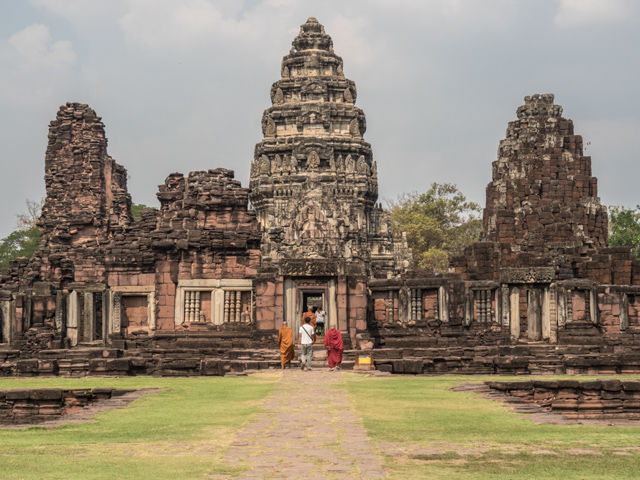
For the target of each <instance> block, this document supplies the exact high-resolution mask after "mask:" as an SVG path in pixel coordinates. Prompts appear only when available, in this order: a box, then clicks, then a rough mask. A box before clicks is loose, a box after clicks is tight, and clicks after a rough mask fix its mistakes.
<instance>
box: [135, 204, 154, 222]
mask: <svg viewBox="0 0 640 480" xmlns="http://www.w3.org/2000/svg"><path fill="white" fill-rule="evenodd" d="M147 208H151V207H147V206H146V205H145V204H144V203H132V204H131V216H132V217H133V219H134V220H140V218H141V217H142V210H145V209H147Z"/></svg>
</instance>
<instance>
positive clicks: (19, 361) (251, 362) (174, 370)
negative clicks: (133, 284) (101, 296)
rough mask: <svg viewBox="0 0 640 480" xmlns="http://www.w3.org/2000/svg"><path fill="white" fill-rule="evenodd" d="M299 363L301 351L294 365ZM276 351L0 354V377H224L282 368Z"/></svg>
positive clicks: (349, 355) (350, 358)
mask: <svg viewBox="0 0 640 480" xmlns="http://www.w3.org/2000/svg"><path fill="white" fill-rule="evenodd" d="M355 354H356V351H355V350H345V352H344V357H343V368H344V369H350V368H352V367H353V363H354V361H355ZM292 363H293V364H294V365H295V366H298V365H299V353H298V352H296V358H295V359H294V360H293V362H292ZM280 366H281V365H280V351H279V350H275V349H269V348H264V349H231V350H226V351H225V350H224V349H215V348H207V349H205V348H202V349H186V348H171V349H164V348H147V349H142V348H141V349H131V350H119V349H114V348H98V347H95V348H82V349H80V348H78V349H72V350H64V349H61V350H43V351H41V352H39V354H38V357H37V358H27V359H25V358H21V356H20V351H19V350H0V377H10V376H16V377H39V376H61V377H86V376H104V377H124V376H134V375H151V376H156V377H191V376H200V375H206V376H212V375H213V376H217V375H219V376H222V375H226V374H229V373H240V372H245V371H248V370H251V371H255V370H268V369H279V368H280Z"/></svg>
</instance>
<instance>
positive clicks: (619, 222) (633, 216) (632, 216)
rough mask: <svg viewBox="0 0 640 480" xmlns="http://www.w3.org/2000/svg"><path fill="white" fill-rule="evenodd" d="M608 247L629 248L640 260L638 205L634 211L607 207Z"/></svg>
mask: <svg viewBox="0 0 640 480" xmlns="http://www.w3.org/2000/svg"><path fill="white" fill-rule="evenodd" d="M609 245H610V246H612V247H631V251H632V252H633V254H634V255H635V256H636V258H638V259H639V260H640V205H637V206H636V208H635V209H630V208H625V207H621V206H614V207H609Z"/></svg>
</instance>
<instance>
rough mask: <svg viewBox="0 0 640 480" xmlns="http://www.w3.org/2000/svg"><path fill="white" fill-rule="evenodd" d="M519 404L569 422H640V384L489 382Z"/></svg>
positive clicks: (626, 382) (604, 380) (616, 381)
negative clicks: (543, 410)
mask: <svg viewBox="0 0 640 480" xmlns="http://www.w3.org/2000/svg"><path fill="white" fill-rule="evenodd" d="M485 384H486V385H487V386H489V387H490V388H491V389H493V390H497V391H499V392H502V393H503V394H505V395H508V396H510V397H517V399H518V401H519V402H522V403H525V404H536V405H538V406H540V407H542V408H544V409H545V410H547V411H550V412H553V413H559V414H561V415H563V416H565V417H567V418H569V419H595V420H618V419H625V420H640V381H635V380H617V379H598V380H593V381H588V382H579V381H577V380H531V381H524V382H485Z"/></svg>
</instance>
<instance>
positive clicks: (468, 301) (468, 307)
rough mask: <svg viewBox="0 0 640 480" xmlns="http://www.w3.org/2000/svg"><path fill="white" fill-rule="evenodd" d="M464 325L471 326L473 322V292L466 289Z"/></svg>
mask: <svg viewBox="0 0 640 480" xmlns="http://www.w3.org/2000/svg"><path fill="white" fill-rule="evenodd" d="M464 300H465V301H464V325H466V326H469V325H471V322H472V320H473V291H472V290H471V289H470V288H468V287H465V289H464Z"/></svg>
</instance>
